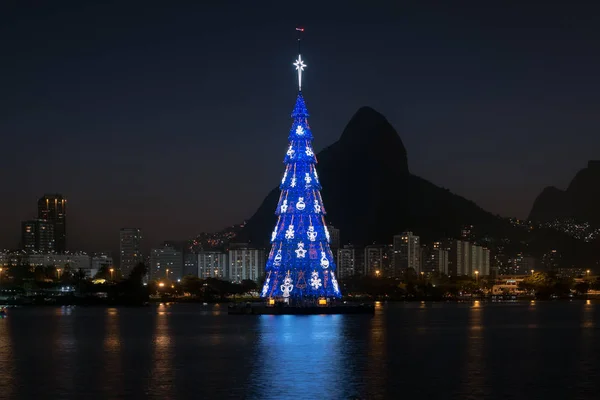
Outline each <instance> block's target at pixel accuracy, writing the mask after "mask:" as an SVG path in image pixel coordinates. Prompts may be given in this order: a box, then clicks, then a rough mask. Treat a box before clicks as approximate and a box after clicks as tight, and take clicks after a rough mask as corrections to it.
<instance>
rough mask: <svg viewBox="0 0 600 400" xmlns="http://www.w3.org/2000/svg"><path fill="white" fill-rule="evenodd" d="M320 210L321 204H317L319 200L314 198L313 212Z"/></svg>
mask: <svg viewBox="0 0 600 400" xmlns="http://www.w3.org/2000/svg"><path fill="white" fill-rule="evenodd" d="M320 212H321V205H320V204H319V200H315V213H317V214H318V213H320Z"/></svg>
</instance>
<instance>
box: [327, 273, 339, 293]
mask: <svg viewBox="0 0 600 400" xmlns="http://www.w3.org/2000/svg"><path fill="white" fill-rule="evenodd" d="M329 272H330V273H331V284H332V285H333V291H334V292H335V293H339V292H340V287H339V285H338V281H337V279H335V274H334V273H333V271H329Z"/></svg>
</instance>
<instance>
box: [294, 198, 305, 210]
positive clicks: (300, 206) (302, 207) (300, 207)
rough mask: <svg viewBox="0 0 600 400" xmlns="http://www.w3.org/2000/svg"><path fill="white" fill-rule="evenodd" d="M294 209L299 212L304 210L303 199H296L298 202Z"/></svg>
mask: <svg viewBox="0 0 600 400" xmlns="http://www.w3.org/2000/svg"><path fill="white" fill-rule="evenodd" d="M296 208H297V209H298V210H299V211H302V210H304V208H306V203H304V197H298V202H297V203H296Z"/></svg>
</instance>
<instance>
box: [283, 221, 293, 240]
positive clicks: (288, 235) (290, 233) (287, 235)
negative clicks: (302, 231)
mask: <svg viewBox="0 0 600 400" xmlns="http://www.w3.org/2000/svg"><path fill="white" fill-rule="evenodd" d="M285 238H286V239H288V240H290V239H293V238H294V225H292V224H290V226H288V229H287V231H285Z"/></svg>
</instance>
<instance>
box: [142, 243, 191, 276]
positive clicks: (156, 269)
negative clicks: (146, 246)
mask: <svg viewBox="0 0 600 400" xmlns="http://www.w3.org/2000/svg"><path fill="white" fill-rule="evenodd" d="M182 275H183V253H182V252H181V251H179V250H177V249H176V248H175V247H173V246H169V245H166V246H163V247H160V248H157V249H152V250H151V251H150V279H169V280H178V279H181V277H182Z"/></svg>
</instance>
